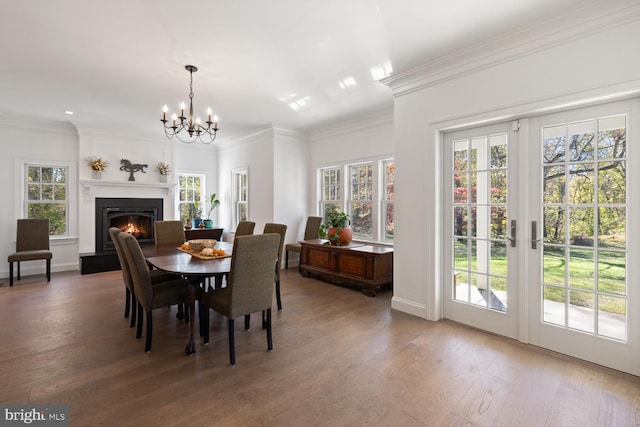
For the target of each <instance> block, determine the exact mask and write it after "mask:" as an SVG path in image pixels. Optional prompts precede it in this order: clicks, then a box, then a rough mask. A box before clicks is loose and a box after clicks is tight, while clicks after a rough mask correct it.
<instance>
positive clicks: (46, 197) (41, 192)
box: [24, 164, 69, 236]
mask: <svg viewBox="0 0 640 427" xmlns="http://www.w3.org/2000/svg"><path fill="white" fill-rule="evenodd" d="M25 166H26V167H25V171H26V177H25V183H26V186H25V189H24V191H25V197H24V203H25V206H24V212H25V215H26V217H27V218H49V234H50V235H51V236H68V234H69V233H68V230H69V218H68V212H69V197H68V185H69V179H68V176H69V168H68V167H67V166H50V165H48V166H44V165H34V164H27V165H25Z"/></svg>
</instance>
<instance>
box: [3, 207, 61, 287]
mask: <svg viewBox="0 0 640 427" xmlns="http://www.w3.org/2000/svg"><path fill="white" fill-rule="evenodd" d="M52 258H53V253H52V252H51V251H50V250H49V219H48V218H45V219H35V218H34V219H19V220H18V228H17V233H16V251H15V252H14V253H12V254H11V255H9V257H8V261H9V286H13V263H14V262H17V263H18V280H20V263H21V262H23V261H35V260H41V259H43V260H45V262H46V268H47V282H50V281H51V259H52Z"/></svg>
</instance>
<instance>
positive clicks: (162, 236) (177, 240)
mask: <svg viewBox="0 0 640 427" xmlns="http://www.w3.org/2000/svg"><path fill="white" fill-rule="evenodd" d="M153 231H154V234H155V239H156V246H164V245H174V246H180V245H182V244H183V243H184V242H185V237H184V226H183V225H182V221H155V222H154V223H153Z"/></svg>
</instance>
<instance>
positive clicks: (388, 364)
mask: <svg viewBox="0 0 640 427" xmlns="http://www.w3.org/2000/svg"><path fill="white" fill-rule="evenodd" d="M7 282H8V281H5V283H4V284H3V285H2V286H0V325H2V326H1V331H2V332H1V334H2V338H1V340H0V341H1V342H0V378H1V381H2V382H1V384H2V387H0V402H1V403H3V404H27V403H33V404H53V403H64V404H68V405H70V420H71V425H72V426H101V425H104V426H114V425H118V426H130V425H131V426H174V425H175V426H178V425H181V426H182V425H194V426H214V425H215V426H249V425H264V426H272V425H273V426H359V425H374V426H457V425H460V426H462V425H465V426H628V425H639V424H640V379H639V378H638V377H634V376H631V375H626V374H622V373H620V372H616V371H612V370H609V369H606V368H602V367H599V366H596V365H593V364H589V363H585V362H582V361H578V360H575V359H571V358H568V357H563V356H559V355H556V354H554V353H551V352H547V351H544V350H541V349H538V348H535V347H531V346H526V345H523V344H521V343H518V342H514V341H511V340H508V339H504V338H501V337H496V336H492V335H490V334H486V333H483V332H479V331H476V330H473V329H470V328H468V327H465V326H461V325H459V324H456V323H454V322H451V321H440V322H428V321H425V320H423V319H419V318H416V317H412V316H409V315H407V314H404V313H400V312H396V311H393V310H391V309H390V299H391V292H382V293H380V294H378V296H377V297H375V298H368V297H365V296H363V295H362V294H361V293H360V292H359V291H357V290H354V289H348V288H343V287H338V286H334V285H330V284H327V283H324V282H322V281H318V280H315V279H306V278H303V277H301V276H300V275H299V274H298V273H297V269H295V268H292V269H289V270H288V271H284V272H283V274H282V292H283V305H284V309H283V310H282V311H281V312H274V318H273V328H274V346H275V347H274V350H273V351H272V352H267V351H266V337H265V333H264V331H263V330H262V329H261V327H260V325H259V321H258V316H257V315H254V316H253V317H254V318H253V325H252V326H253V327H252V328H251V329H250V330H249V331H244V322H243V321H237V322H236V352H237V365H236V366H235V367H230V366H229V364H228V348H227V326H226V325H227V323H226V319H224V318H223V317H221V316H219V315H217V314H215V313H213V312H212V313H211V331H212V336H211V340H212V342H211V344H210V345H208V346H204V345H201V344H198V345H197V354H196V355H195V356H193V357H187V356H185V355H184V353H183V350H184V345H185V343H186V338H187V336H188V327H187V325H185V324H184V323H182V322H179V321H177V320H176V318H175V311H176V309H175V307H173V308H171V309H169V308H167V309H160V310H156V311H155V312H154V339H153V351H152V352H151V353H150V354H145V353H144V351H143V349H144V342H143V340H136V339H135V331H134V330H133V329H130V328H129V327H128V322H129V321H128V320H125V318H124V317H123V314H124V285H123V283H122V277H121V274H120V272H110V273H98V274H92V275H85V276H80V275H79V274H78V273H75V272H68V273H57V274H53V275H52V280H51V282H50V283H48V284H47V283H46V282H44V276H32V277H27V278H23V280H22V281H20V282H17V283H16V284H15V285H14V287H13V288H9V286H8V283H7Z"/></svg>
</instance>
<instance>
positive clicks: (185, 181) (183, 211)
mask: <svg viewBox="0 0 640 427" xmlns="http://www.w3.org/2000/svg"><path fill="white" fill-rule="evenodd" d="M204 183H205V176H204V175H202V174H193V173H179V174H178V203H177V206H178V215H179V217H180V220H181V221H182V222H183V223H184V222H186V221H190V220H191V219H192V218H196V217H201V216H202V208H203V207H204V193H205V188H204ZM198 211H200V212H198ZM198 213H200V215H198Z"/></svg>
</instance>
